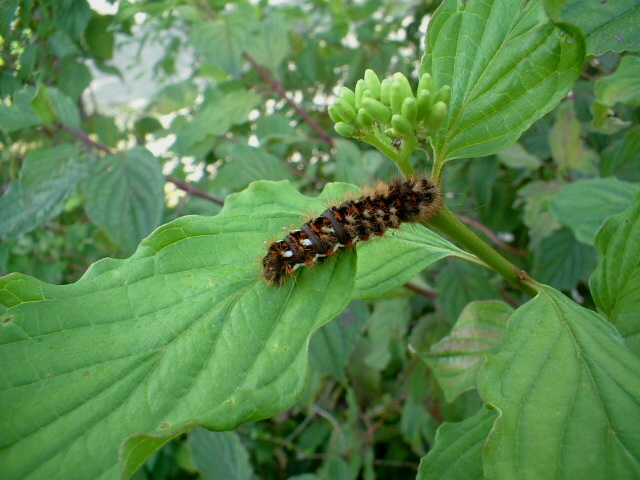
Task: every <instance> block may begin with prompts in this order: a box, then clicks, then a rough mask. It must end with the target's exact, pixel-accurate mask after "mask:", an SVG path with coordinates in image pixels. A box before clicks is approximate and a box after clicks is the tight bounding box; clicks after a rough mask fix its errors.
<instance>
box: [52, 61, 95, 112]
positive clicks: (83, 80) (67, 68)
mask: <svg viewBox="0 0 640 480" xmlns="http://www.w3.org/2000/svg"><path fill="white" fill-rule="evenodd" d="M92 78H93V77H92V76H91V72H90V71H89V68H88V67H87V66H86V65H85V64H84V63H80V62H78V61H77V60H76V59H74V58H73V57H67V58H64V59H63V60H62V63H61V66H60V76H59V78H58V88H60V90H61V91H62V93H64V94H65V95H67V96H68V97H69V98H71V99H72V100H73V101H76V102H77V101H78V99H79V98H80V95H82V92H83V91H84V90H85V89H86V88H87V87H88V86H89V84H90V83H91V80H92Z"/></svg>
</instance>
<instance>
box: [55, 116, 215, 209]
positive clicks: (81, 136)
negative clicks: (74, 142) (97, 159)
mask: <svg viewBox="0 0 640 480" xmlns="http://www.w3.org/2000/svg"><path fill="white" fill-rule="evenodd" d="M55 126H56V127H57V128H58V129H60V130H62V131H64V132H67V133H69V134H71V135H73V136H74V137H75V138H76V139H78V140H80V141H81V142H82V143H84V144H85V145H87V146H89V147H92V148H96V149H98V150H101V151H103V152H105V153H108V154H109V155H113V154H114V153H115V151H114V150H112V149H111V148H109V147H108V146H106V145H104V144H103V143H100V142H96V141H95V140H93V139H91V137H89V135H87V133H86V132H83V131H82V130H79V129H77V128H72V127H68V126H66V125H63V124H62V123H59V122H58V123H56V124H55ZM165 180H166V181H167V182H169V183H173V184H174V185H175V186H176V187H178V188H179V189H180V190H184V191H185V192H187V193H190V194H191V195H194V196H196V197H200V198H204V199H205V200H209V201H210V202H213V203H217V204H218V205H224V200H220V199H219V198H216V197H214V196H213V195H209V194H208V193H207V192H203V191H202V190H200V189H198V188H196V187H194V186H193V185H190V184H188V183H187V182H185V181H183V180H180V179H179V178H176V177H172V176H170V175H167V176H165Z"/></svg>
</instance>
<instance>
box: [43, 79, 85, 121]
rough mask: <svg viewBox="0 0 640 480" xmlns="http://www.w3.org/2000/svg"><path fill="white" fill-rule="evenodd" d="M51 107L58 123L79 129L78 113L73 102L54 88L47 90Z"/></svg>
mask: <svg viewBox="0 0 640 480" xmlns="http://www.w3.org/2000/svg"><path fill="white" fill-rule="evenodd" d="M47 94H48V96H49V100H50V101H51V106H52V107H53V111H54V112H55V114H56V118H57V119H58V120H60V122H62V123H64V124H65V125H68V126H69V127H74V128H79V127H80V111H79V110H78V106H77V105H76V104H75V103H74V101H73V100H72V99H71V98H69V97H68V96H66V95H65V94H64V93H62V92H61V91H60V90H58V89H57V88H54V87H49V88H48V89H47Z"/></svg>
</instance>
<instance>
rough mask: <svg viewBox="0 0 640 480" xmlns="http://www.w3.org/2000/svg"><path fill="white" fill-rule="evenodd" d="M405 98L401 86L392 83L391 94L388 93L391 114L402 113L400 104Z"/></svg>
mask: <svg viewBox="0 0 640 480" xmlns="http://www.w3.org/2000/svg"><path fill="white" fill-rule="evenodd" d="M405 98H407V96H406V95H405V92H404V89H403V88H402V85H400V84H399V83H396V82H393V83H392V84H391V92H390V93H389V103H390V104H391V111H392V112H393V113H400V112H401V111H402V103H403V102H404V99H405Z"/></svg>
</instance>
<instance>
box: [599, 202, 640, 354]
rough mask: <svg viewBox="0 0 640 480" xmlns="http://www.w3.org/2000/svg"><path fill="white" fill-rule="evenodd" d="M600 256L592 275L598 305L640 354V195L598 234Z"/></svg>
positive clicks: (630, 346) (632, 347)
mask: <svg viewBox="0 0 640 480" xmlns="http://www.w3.org/2000/svg"><path fill="white" fill-rule="evenodd" d="M596 249H597V251H598V254H599V256H600V259H599V262H598V267H597V268H596V270H595V272H593V275H592V276H591V279H590V287H591V294H592V295H593V299H594V300H595V302H596V305H597V306H598V308H599V309H600V310H601V311H602V312H604V313H605V314H606V315H607V317H608V319H609V321H610V322H611V323H612V324H613V325H615V326H616V327H617V328H618V330H620V333H621V334H622V336H623V337H624V338H625V339H626V341H627V345H628V346H629V348H630V349H631V350H632V351H634V352H635V353H636V354H638V355H640V329H639V328H638V312H640V296H639V295H638V292H639V291H640V196H639V195H638V194H636V198H635V200H634V202H633V203H632V204H631V205H630V206H629V208H627V209H626V210H625V211H624V212H622V213H620V214H619V215H616V216H614V217H611V218H609V219H608V220H607V221H606V222H605V223H604V225H603V226H602V228H601V229H600V231H599V232H598V235H597V236H596Z"/></svg>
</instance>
